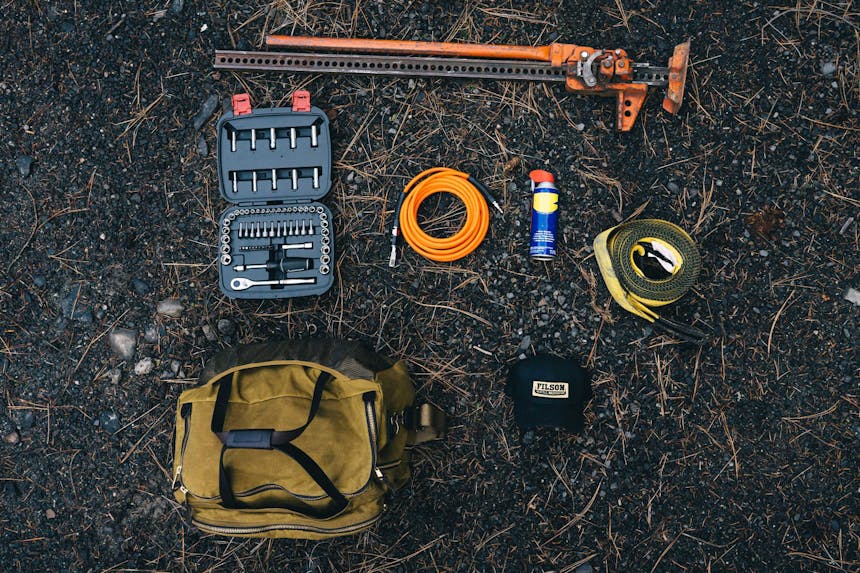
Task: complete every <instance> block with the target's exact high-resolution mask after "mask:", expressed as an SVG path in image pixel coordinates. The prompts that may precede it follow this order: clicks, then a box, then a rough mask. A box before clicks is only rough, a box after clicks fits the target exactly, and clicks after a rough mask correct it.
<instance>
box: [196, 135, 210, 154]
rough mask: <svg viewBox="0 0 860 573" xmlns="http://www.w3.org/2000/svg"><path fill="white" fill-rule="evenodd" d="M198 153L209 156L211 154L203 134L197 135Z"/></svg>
mask: <svg viewBox="0 0 860 573" xmlns="http://www.w3.org/2000/svg"><path fill="white" fill-rule="evenodd" d="M197 155H199V156H200V157H207V156H208V155H209V146H208V145H207V144H206V138H205V137H203V136H202V135H200V136H198V137H197Z"/></svg>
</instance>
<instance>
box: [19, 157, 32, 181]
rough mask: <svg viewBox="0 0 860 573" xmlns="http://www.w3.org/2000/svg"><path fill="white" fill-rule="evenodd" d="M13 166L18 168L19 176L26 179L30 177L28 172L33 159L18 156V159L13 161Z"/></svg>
mask: <svg viewBox="0 0 860 573" xmlns="http://www.w3.org/2000/svg"><path fill="white" fill-rule="evenodd" d="M15 166H16V167H17V168H18V173H20V174H21V177H27V176H29V175H30V170H31V168H32V167H33V158H32V157H30V156H29V155H19V156H18V159H16V160H15Z"/></svg>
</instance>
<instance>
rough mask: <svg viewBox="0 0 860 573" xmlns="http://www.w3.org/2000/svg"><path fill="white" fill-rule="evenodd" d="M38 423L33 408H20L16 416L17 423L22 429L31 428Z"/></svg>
mask: <svg viewBox="0 0 860 573" xmlns="http://www.w3.org/2000/svg"><path fill="white" fill-rule="evenodd" d="M35 423H36V415H35V414H34V413H33V410H18V414H17V415H16V416H15V424H16V425H17V426H18V428H19V429H21V430H29V429H30V428H32V427H33V424H35Z"/></svg>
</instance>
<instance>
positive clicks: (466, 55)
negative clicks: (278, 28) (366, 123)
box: [215, 36, 690, 131]
mask: <svg viewBox="0 0 860 573" xmlns="http://www.w3.org/2000/svg"><path fill="white" fill-rule="evenodd" d="M266 44H267V45H268V46H275V47H278V48H290V49H296V50H319V51H322V52H336V53H334V54H331V53H316V52H311V51H308V52H305V51H298V52H250V51H237V50H218V51H216V52H215V67H216V68H219V69H227V70H265V71H306V72H314V73H320V72H328V73H349V74H376V75H395V76H397V75H399V76H409V77H415V76H428V77H455V78H485V79H496V80H533V81H534V80H536V81H551V82H553V81H554V82H564V83H565V88H566V89H567V91H569V92H572V93H576V94H582V95H596V96H606V97H614V98H615V101H616V104H615V105H616V114H617V119H616V128H617V129H618V130H620V131H629V130H630V129H631V128H632V127H633V124H634V123H635V122H636V117H637V116H638V115H639V110H640V109H642V104H643V103H644V102H645V96H646V95H647V93H648V87H649V86H656V87H665V88H666V95H665V97H664V98H663V109H665V110H666V111H668V112H669V113H672V114H674V113H677V112H678V110H679V109H680V107H681V102H682V100H683V98H684V84H685V82H686V80H687V64H688V62H689V58H690V42H685V43H683V44H678V45H677V46H675V51H674V53H673V55H672V57H671V58H670V59H669V64H668V66H666V67H665V68H664V67H659V66H653V65H651V64H643V63H636V62H634V61H633V60H631V59H630V58H629V57H628V55H627V52H626V51H625V50H622V49H595V48H590V47H588V46H578V45H576V44H550V45H548V46H536V47H533V46H512V45H494V44H459V43H450V42H415V41H405V40H371V39H358V38H314V37H308V36H267V37H266ZM344 52H351V53H344ZM369 54H374V55H369ZM376 54H383V55H376Z"/></svg>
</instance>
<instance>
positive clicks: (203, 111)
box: [194, 94, 220, 130]
mask: <svg viewBox="0 0 860 573" xmlns="http://www.w3.org/2000/svg"><path fill="white" fill-rule="evenodd" d="M219 103H220V100H219V99H218V94H212V95H210V96H209V97H208V98H206V101H204V102H203V105H202V106H201V107H200V111H198V112H197V115H195V116H194V129H195V130H199V129H200V128H201V127H203V124H204V123H206V122H207V121H209V118H210V117H212V114H213V113H215V110H216V109H218V104H219Z"/></svg>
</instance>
